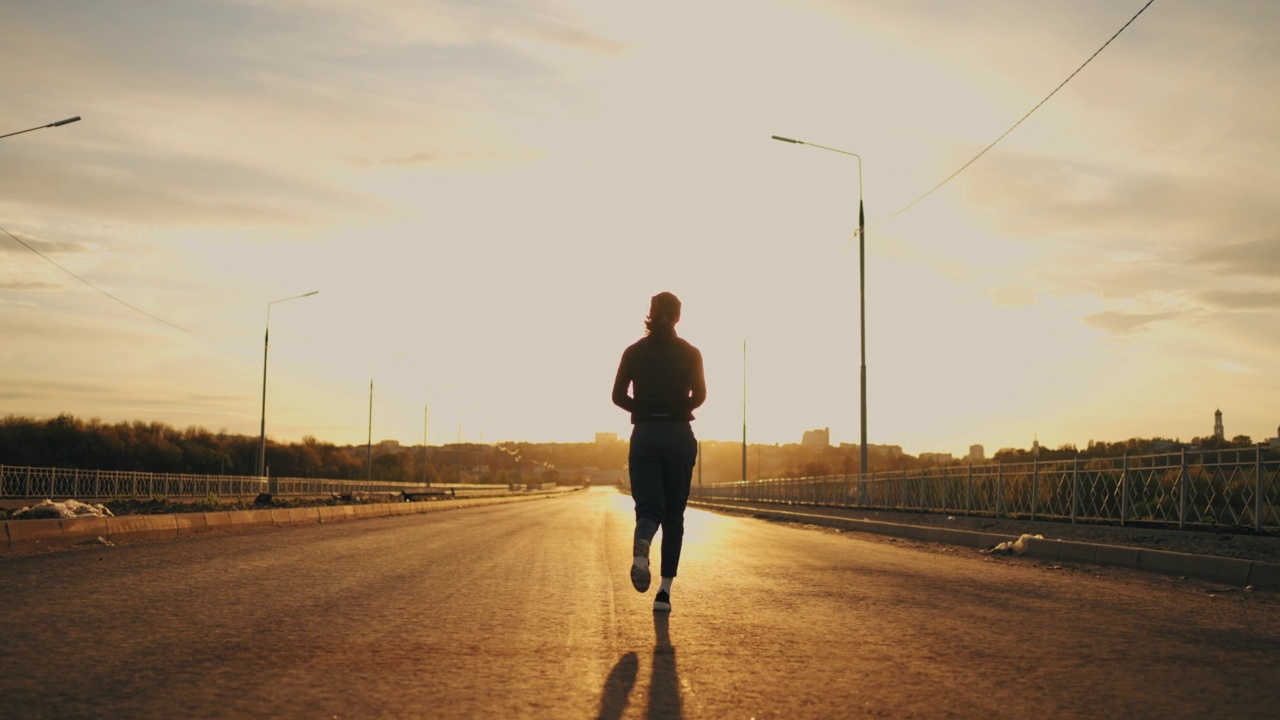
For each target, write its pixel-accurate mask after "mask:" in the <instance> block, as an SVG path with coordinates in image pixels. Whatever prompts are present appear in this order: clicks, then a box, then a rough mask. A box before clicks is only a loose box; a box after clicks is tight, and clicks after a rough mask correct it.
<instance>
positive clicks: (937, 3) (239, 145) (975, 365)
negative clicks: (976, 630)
mask: <svg viewBox="0 0 1280 720" xmlns="http://www.w3.org/2000/svg"><path fill="white" fill-rule="evenodd" d="M1142 5H1143V2H1141V1H1139V0H1135V1H1134V2H1130V3H1119V4H1117V3H1114V2H1103V0H1088V1H1086V2H1075V1H1071V0H1049V1H1048V2H1043V3H1035V4H1026V3H1017V2H1013V1H1012V0H979V1H978V2H972V3H965V4H963V5H958V4H956V3H948V2H942V0H907V1H905V2H899V3H880V2H870V1H869V0H868V1H866V2H856V1H855V2H834V1H833V0H794V1H791V2H786V1H782V0H738V1H735V2H728V1H727V0H718V1H715V2H708V3H699V4H697V5H695V6H687V5H684V4H676V3H671V2H658V3H646V4H643V5H636V6H625V7H615V6H601V5H600V4H598V3H589V2H584V1H583V0H563V1H561V2H551V1H545V2H544V1H542V0H531V1H526V2H513V1H510V0H498V1H497V2H494V3H489V4H486V5H485V6H483V7H475V6H474V5H473V4H470V3H464V2H451V1H442V2H434V3H428V4H424V3H418V2H408V1H407V0H405V1H396V0H393V1H390V2H382V3H376V4H373V5H370V4H368V3H357V2H354V1H353V0H300V1H299V2H294V3H287V4H273V3H262V2H259V1H257V0H208V1H206V2H195V1H193V0H181V1H178V2H172V3H164V4H160V5H155V4H144V3H141V2H135V1H133V0H123V1H122V2H117V3H111V4H93V3H90V4H86V3H72V2H67V1H65V0H51V1H49V2H41V3H16V4H10V6H8V7H7V8H6V13H5V15H6V17H5V28H4V36H5V40H6V42H5V43H2V44H0V60H4V61H7V65H8V66H9V67H12V68H22V70H21V71H20V72H18V71H15V72H12V73H9V74H7V75H6V76H5V77H3V78H0V90H3V91H4V93H5V97H6V98H7V100H8V102H6V103H5V105H4V107H3V108H0V134H3V133H7V132H12V131H17V130H22V129H25V128H29V127H33V126H37V125H43V124H46V123H50V122H53V121H56V120H60V119H63V118H66V117H70V116H74V115H79V116H82V117H83V120H82V121H81V122H78V123H74V124H71V125H67V126H64V127H58V128H50V129H42V130H38V131H35V132H31V133H26V134H23V135H19V136H16V137H10V138H5V139H0V166H3V167H4V168H5V172H3V173H0V227H3V228H5V229H6V230H8V231H9V232H12V233H13V234H14V235H15V236H16V237H18V238H19V239H21V241H22V242H24V243H26V244H27V245H29V246H30V247H31V248H34V249H35V250H37V251H39V253H40V255H37V254H36V253H33V252H31V250H29V249H28V248H26V247H23V246H22V244H20V243H18V242H15V241H14V240H12V239H10V238H9V237H8V236H5V235H3V234H2V233H0V333H3V336H4V337H5V338H6V342H5V344H4V347H3V349H0V412H3V413H4V414H13V415H20V416H30V417H37V418H48V417H53V416H56V415H58V414H59V413H62V412H67V413H71V414H73V415H75V416H76V417H78V418H82V419H89V418H92V417H99V418H101V419H102V420H103V421H104V422H117V421H133V420H144V421H160V422H164V423H166V424H169V425H172V426H175V427H187V426H193V425H194V426H200V427H205V428H208V429H211V430H215V431H216V430H219V429H226V430H227V431H228V432H234V433H238V434H244V435H252V436H256V435H257V434H258V431H259V422H260V410H261V405H260V404H261V401H262V396H261V394H262V372H263V368H262V353H263V346H262V341H263V333H264V329H265V324H266V319H267V307H268V303H271V302H272V301H276V300H280V299H283V298H289V297H292V296H296V295H300V294H303V293H308V292H311V291H319V294H317V295H314V296H312V297H306V298H299V299H294V300H289V301H287V302H282V303H277V304H274V305H272V306H271V311H270V313H271V315H270V318H271V322H270V335H271V348H270V362H269V372H268V381H267V413H266V432H267V435H268V436H269V437H271V438H276V439H280V440H282V441H286V442H287V441H296V440H299V439H301V438H302V437H303V436H305V435H313V436H315V437H317V438H319V439H323V440H326V441H328V442H334V443H336V444H343V445H348V444H350V445H355V444H362V443H363V442H365V440H366V437H367V432H368V423H369V383H370V380H371V379H372V381H373V383H374V393H373V417H372V422H373V437H374V438H375V442H376V441H377V440H376V439H377V438H383V439H395V440H397V441H399V442H401V443H402V444H406V445H409V444H420V443H421V442H422V435H423V420H424V417H423V415H424V406H426V405H429V444H432V445H438V444H446V443H452V442H455V441H456V440H457V435H458V427H459V424H460V425H461V429H462V436H463V437H462V439H463V441H464V442H480V441H481V439H482V437H483V439H484V441H485V442H494V441H502V440H509V439H511V438H516V437H520V438H529V441H531V442H587V441H590V440H592V439H593V438H594V435H595V433H596V432H617V433H618V434H619V435H620V436H622V437H625V436H626V435H627V433H628V432H629V425H628V418H627V415H626V413H624V412H623V411H621V410H619V409H618V408H616V407H614V406H613V405H612V404H611V403H610V401H609V393H610V389H611V385H612V380H613V375H614V372H615V370H616V368H617V362H618V360H619V358H620V357H621V353H622V351H623V349H624V348H625V347H626V346H627V345H628V344H629V343H631V342H634V341H635V340H636V339H638V338H639V337H640V336H641V334H642V333H643V320H644V315H645V312H646V310H647V308H648V300H649V297H650V296H652V295H653V294H655V293H657V292H661V291H671V292H674V293H675V294H676V295H678V296H679V297H680V298H681V299H682V300H683V302H684V317H683V319H682V321H681V323H680V325H679V327H678V330H679V333H680V334H681V336H683V337H685V338H686V339H688V340H689V341H690V342H692V343H694V344H695V345H697V346H698V347H699V348H700V349H701V350H702V352H703V355H704V358H705V361H706V375H707V384H708V399H707V403H706V405H705V406H704V407H703V408H702V409H701V410H700V411H699V412H698V413H697V415H698V419H697V421H696V422H695V425H694V428H695V432H696V433H697V434H698V436H699V437H702V438H704V439H708V440H711V439H725V440H724V441H725V442H734V441H740V440H741V433H742V419H743V385H744V377H743V366H744V357H743V343H744V341H745V342H746V346H747V350H746V358H745V359H746V378H745V380H746V405H747V425H748V438H747V440H748V443H761V444H773V443H790V442H798V441H799V439H800V437H801V435H802V433H803V432H804V431H806V430H812V429H818V428H823V427H829V428H830V430H831V441H832V443H833V444H839V443H841V442H845V443H857V442H858V436H859V430H860V428H859V419H858V404H859V395H858V364H859V345H858V327H859V326H858V290H859V288H858V274H857V273H858V244H857V239H856V238H855V237H854V230H855V229H856V227H857V199H858V194H859V185H858V167H857V165H858V163H857V162H856V161H855V160H854V159H853V158H850V157H846V156H842V155H838V154H835V153H831V152H826V151H824V150H820V149H815V148H810V147H803V146H797V145H790V144H784V143H779V142H775V141H772V140H770V136H771V135H783V136H788V137H793V138H799V139H801V140H805V141H808V142H811V143H817V144H821V145H827V146H831V147H834V148H839V149H841V150H845V151H848V152H855V153H858V154H860V155H861V157H862V162H863V167H862V181H863V183H864V184H863V186H862V187H861V192H862V195H863V197H864V199H865V203H866V214H867V225H868V232H867V243H866V273H867V274H866V281H867V287H866V303H867V305H866V335H867V349H866V352H867V374H868V398H867V405H868V441H869V442H870V443H872V444H879V445H900V446H902V447H903V449H904V451H906V452H908V453H910V454H913V455H915V454H919V453H920V452H951V453H954V454H957V455H959V454H963V453H965V452H966V451H967V449H968V447H969V445H972V444H981V445H983V446H984V447H985V448H986V450H987V452H988V453H991V452H993V451H994V450H997V449H1000V448H1004V447H1017V448H1025V447H1029V446H1030V445H1031V443H1032V441H1033V439H1036V438H1038V439H1039V442H1040V443H1041V444H1042V445H1046V446H1051V447H1058V446H1060V445H1063V444H1076V445H1078V446H1084V445H1085V444H1087V442H1088V441H1089V440H1091V439H1092V440H1103V441H1109V442H1111V441H1119V440H1124V439H1128V438H1132V437H1156V436H1160V437H1169V438H1181V439H1183V440H1188V439H1190V438H1191V437H1195V436H1206V435H1209V434H1211V433H1212V428H1213V419H1212V418H1213V412H1214V410H1216V409H1221V410H1222V412H1223V414H1224V416H1225V423H1226V434H1227V437H1233V436H1235V435H1250V436H1252V437H1253V438H1255V439H1263V438H1267V437H1272V436H1273V433H1275V432H1276V426H1277V424H1280V411H1278V410H1277V409H1276V408H1277V407H1280V377H1277V376H1276V373H1274V372H1273V370H1272V369H1273V368H1274V364H1275V360H1274V358H1276V357H1277V356H1280V314H1278V312H1277V311H1280V280H1278V279H1277V278H1280V202H1277V197H1276V196H1277V194H1278V193H1280V190H1278V189H1277V188H1280V97H1277V95H1276V93H1275V92H1274V85H1275V82H1274V81H1275V78H1276V77H1278V76H1280V47H1278V46H1277V45H1276V44H1275V42H1274V37H1275V36H1276V34H1277V32H1278V31H1280V5H1276V4H1257V3H1251V2H1246V1H1245V0H1228V1H1227V2H1222V3H1216V4H1213V5H1212V6H1207V5H1203V4H1200V3H1192V2H1186V1H1185V0H1183V1H1182V2H1178V1H1176V0H1161V1H1160V2H1156V3H1154V4H1152V5H1151V6H1150V8H1149V9H1148V10H1146V12H1145V13H1144V14H1143V15H1142V16H1141V17H1139V18H1138V19H1137V20H1136V21H1135V22H1134V23H1133V24H1132V25H1131V26H1130V27H1129V28H1127V29H1126V30H1125V31H1124V32H1123V33H1122V34H1121V35H1120V36H1119V37H1118V38H1117V39H1116V40H1115V41H1114V42H1113V43H1112V44H1111V45H1110V46H1109V47H1108V48H1107V49H1105V50H1104V51H1102V52H1101V53H1100V54H1099V55H1098V56H1097V57H1096V58H1095V59H1094V60H1093V61H1092V63H1091V64H1089V65H1088V66H1087V67H1086V68H1085V69H1084V70H1083V71H1081V72H1080V73H1079V74H1078V75H1077V76H1076V77H1075V78H1073V79H1072V80H1071V81H1070V82H1069V83H1068V84H1067V85H1066V86H1065V87H1063V88H1062V89H1061V90H1060V91H1059V92H1058V93H1057V94H1056V95H1055V96H1054V97H1053V98H1052V99H1050V100H1049V101H1048V102H1047V103H1045V105H1044V106H1043V107H1041V108H1040V109H1039V110H1037V111H1036V113H1035V114H1033V115H1032V116H1031V117H1030V118H1029V119H1028V120H1027V121H1026V122H1025V123H1024V124H1023V125H1022V126H1020V127H1019V128H1018V129H1017V130H1016V131H1014V132H1012V133H1010V134H1009V136H1008V137H1006V138H1005V139H1004V140H1002V141H1001V142H1000V143H999V144H998V145H996V146H995V147H994V148H993V149H992V150H991V151H990V152H988V153H987V154H986V155H985V156H983V157H982V158H981V159H980V160H978V161H977V162H975V163H974V164H973V165H972V166H971V167H969V168H968V169H967V170H965V171H964V172H962V173H961V174H960V175H959V176H957V177H956V178H955V179H954V180H952V181H951V182H949V183H948V184H946V185H945V186H944V187H943V188H942V189H940V190H939V191H938V192H936V193H935V194H933V195H931V196H930V197H928V198H927V199H926V200H924V201H923V202H921V203H919V204H918V205H916V206H914V207H912V208H911V209H909V210H907V211H905V212H903V213H902V214H901V215H896V216H892V217H891V214H892V213H894V212H895V211H897V210H899V209H901V208H902V207H904V206H905V205H907V204H908V203H910V202H911V201H913V200H915V199H916V198H918V197H920V196H921V195H922V194H923V193H924V192H925V191H927V190H928V189H929V188H931V187H933V186H934V185H936V184H937V183H938V182H940V181H941V180H943V179H944V178H946V177H947V176H948V175H950V174H951V173H952V172H954V171H955V170H956V169H958V168H959V167H960V166H961V165H963V164H964V163H965V162H967V161H968V160H969V159H971V158H973V157H974V155H975V154H977V153H978V152H979V151H980V150H982V148H984V147H986V146H987V145H988V144H989V143H990V142H991V141H993V140H995V139H996V137H998V136H999V135H1000V134H1001V133H1002V132H1004V131H1005V130H1006V129H1008V128H1009V127H1010V126H1011V125H1012V124H1013V123H1014V122H1015V121H1016V120H1017V119H1018V118H1020V117H1022V116H1023V115H1024V114H1025V113H1026V112H1027V111H1028V110H1030V109H1031V108H1032V107H1033V106H1035V105H1036V103H1038V102H1040V100H1041V99H1043V98H1044V97H1045V96H1046V95H1047V94H1048V93H1049V92H1050V91H1051V90H1053V88H1055V87H1056V86H1057V85H1058V84H1059V83H1061V82H1062V81H1063V80H1064V79H1065V78H1066V77H1067V76H1068V75H1069V74H1070V73H1071V72H1072V71H1074V70H1075V69H1076V68H1077V67H1079V65H1080V64H1081V63H1082V62H1084V60H1085V59H1086V58H1088V57H1089V56H1090V54H1092V53H1093V52H1094V51H1095V50H1097V49H1098V48H1099V47H1100V46H1101V45H1102V43H1103V42H1105V41H1106V40H1107V38H1109V37H1111V35H1112V34H1114V33H1115V32H1116V31H1117V30H1118V29H1119V28H1120V27H1121V26H1122V25H1123V24H1124V23H1125V22H1126V21H1127V20H1129V18H1131V17H1132V16H1133V14H1134V13H1135V12H1137V11H1138V10H1139V8H1141V7H1142ZM41 255H43V256H44V257H41ZM53 262H56V263H57V265H58V266H60V267H55V266H54V265H53V264H52V263H53ZM70 273H74V277H73V276H72V275H71V274H70ZM90 284H91V285H93V286H94V287H96V288H98V290H95V289H94V288H93V287H89V285H90ZM100 291H101V292H100ZM103 293H109V294H110V296H111V297H107V296H106V295H104V294H103ZM113 298H114V299H113ZM126 304H127V305H126Z"/></svg>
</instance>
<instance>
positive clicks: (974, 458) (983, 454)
mask: <svg viewBox="0 0 1280 720" xmlns="http://www.w3.org/2000/svg"><path fill="white" fill-rule="evenodd" d="M986 461H987V451H986V450H984V449H983V447H982V446H981V445H970V446H969V462H971V463H980V462H986Z"/></svg>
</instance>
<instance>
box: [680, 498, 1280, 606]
mask: <svg viewBox="0 0 1280 720" xmlns="http://www.w3.org/2000/svg"><path fill="white" fill-rule="evenodd" d="M689 504H690V505H692V506H694V507H700V508H705V509H707V510H719V511H722V512H730V513H739V514H747V515H753V516H757V517H764V518H770V519H775V520H786V521H790V522H802V523H806V524H808V525H820V526H823V527H834V528H839V529H841V530H851V531H854V532H865V533H873V534H876V535H888V536H890V537H899V538H903V539H907V540H915V541H919V542H936V543H943V544H947V545H961V546H963V547H968V548H974V549H977V550H987V549H990V548H993V547H995V546H996V545H999V544H1000V543H1002V542H1010V541H1014V540H1017V539H1018V536H1016V535H1002V534H997V533H983V532H974V531H971V530H954V529H951V528H942V527H932V526H926V525H905V524H901V523H890V522H883V521H880V520H860V519H856V518H843V517H835V516H831V515H818V514H811V513H804V512H791V511H786V510H770V509H762V508H755V507H743V506H740V505H722V504H720V503H711V502H704V501H701V500H690V501H689ZM1021 557H1029V558H1034V559H1037V560H1049V561H1052V562H1070V563H1082V564H1090V565H1109V566H1112V567H1123V568H1130V569H1132V570H1142V571H1145V572H1154V573H1162V574H1165V575H1178V576H1184V577H1193V578H1197V579H1199V580H1208V581H1210V582H1218V583H1223V584H1225V585H1234V586H1236V587H1245V586H1248V585H1252V586H1253V587H1254V588H1257V589H1261V590H1280V565H1277V564H1274V563H1265V562H1258V561H1255V560H1241V559H1239V558H1226V557H1218V556H1216V555H1191V554H1188V553H1177V552H1169V551H1167V550H1149V549H1147V548H1135V547H1126V546H1121V545H1101V544H1096V543H1087V542H1076V541H1074V540H1039V539H1034V538H1032V539H1030V540H1028V542H1027V550H1026V552H1025V553H1023V554H1022V555H1021Z"/></svg>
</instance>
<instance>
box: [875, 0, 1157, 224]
mask: <svg viewBox="0 0 1280 720" xmlns="http://www.w3.org/2000/svg"><path fill="white" fill-rule="evenodd" d="M1155 1H1156V0H1147V4H1146V5H1143V6H1142V9H1141V10H1139V11H1138V12H1137V13H1135V14H1134V16H1133V17H1131V18H1129V22H1126V23H1125V24H1124V25H1122V26H1121V27H1120V29H1119V30H1117V31H1116V32H1115V34H1114V35H1112V36H1111V37H1110V38H1108V39H1107V41H1106V42H1104V43H1102V47H1100V48H1098V49H1097V50H1095V51H1094V52H1093V54H1092V55H1090V56H1089V58H1088V59H1087V60H1085V61H1084V62H1083V63H1081V64H1080V67H1078V68H1076V69H1075V72H1073V73H1071V74H1070V75H1068V76H1067V79H1066V80H1063V81H1062V82H1061V83H1059V84H1058V87H1056V88H1054V89H1053V92H1051V93H1049V94H1048V95H1046V96H1045V97H1044V99H1043V100H1041V101H1040V102H1038V103H1036V106H1035V107H1033V108H1031V109H1030V110H1028V111H1027V114H1026V115H1023V116H1022V117H1021V118H1019V119H1018V122H1016V123H1014V124H1013V125H1012V126H1011V127H1010V128H1009V129H1008V130H1005V131H1004V132H1003V133H1001V134H1000V137H998V138H996V139H995V140H992V141H991V144H990V145H988V146H986V147H985V148H983V149H982V152H980V153H978V154H977V155H974V156H973V158H971V159H970V160H969V162H967V163H965V164H964V165H961V166H960V169H958V170H956V171H955V172H953V173H951V174H950V175H948V176H947V177H946V178H944V179H943V181H942V182H940V183H938V184H937V185H934V186H933V187H932V188H930V189H929V191H928V192H926V193H925V194H923V195H921V196H920V197H918V198H916V199H915V200H912V201H911V202H910V203H907V204H906V205H905V206H903V207H902V208H901V209H899V210H897V211H896V212H894V213H893V214H891V215H890V216H889V217H887V218H885V219H884V220H881V221H880V222H878V223H876V224H875V225H873V226H872V227H878V226H880V225H883V224H885V223H887V222H889V221H890V220H892V219H894V218H895V217H897V216H899V215H901V214H902V213H904V212H906V211H908V210H910V209H911V208H913V207H915V206H916V204H918V203H919V202H920V201H921V200H924V199H925V198H927V197H929V196H930V195H932V194H933V193H934V192H935V191H937V190H938V188H940V187H942V186H943V185H946V184H947V183H948V182H951V179H952V178H954V177H955V176H957V175H959V174H960V173H962V172H964V170H965V168H967V167H969V166H970V165H972V164H973V163H974V162H976V161H977V159H978V158H980V157H982V156H983V155H986V154H987V151H988V150H990V149H991V148H993V147H995V146H996V143H998V142H1000V141H1001V140H1003V139H1004V138H1005V136H1006V135H1008V134H1009V133H1011V132H1013V131H1014V130H1015V129H1017V127H1018V126H1019V125H1021V124H1022V123H1023V121H1024V120H1026V119H1027V118H1029V117H1031V114H1032V113H1034V112H1035V111H1036V110H1039V109H1040V106H1041V105H1044V104H1045V103H1046V102H1048V101H1049V98H1051V97H1053V96H1054V95H1055V94H1057V92H1058V91H1059V90H1061V89H1062V88H1063V86H1064V85H1066V84H1067V83H1069V82H1071V78H1073V77H1075V76H1076V75H1077V74H1079V73H1080V71H1081V70H1083V69H1084V68H1085V66H1086V65H1088V64H1089V63H1090V62H1093V59H1094V58H1096V57H1098V54H1099V53H1101V52H1102V51H1103V50H1106V49H1107V46H1108V45H1110V44H1111V41H1112V40H1115V39H1116V38H1118V37H1120V33H1122V32H1124V31H1125V28H1127V27H1129V26H1130V25H1132V24H1133V21H1134V20H1137V19H1138V16H1139V15H1141V14H1142V13H1144V12H1146V10H1147V8H1149V7H1151V3H1153V2H1155Z"/></svg>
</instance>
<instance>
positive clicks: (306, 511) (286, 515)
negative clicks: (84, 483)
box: [0, 491, 576, 556]
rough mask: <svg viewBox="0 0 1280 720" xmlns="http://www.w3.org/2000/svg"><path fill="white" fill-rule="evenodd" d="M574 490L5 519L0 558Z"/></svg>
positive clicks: (531, 497) (361, 517) (506, 500)
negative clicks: (92, 544)
mask: <svg viewBox="0 0 1280 720" xmlns="http://www.w3.org/2000/svg"><path fill="white" fill-rule="evenodd" d="M572 492H576V491H569V492H558V493H538V494H534V495H509V496H506V497H489V498H466V499H462V500H432V501H430V502H413V503H376V504H368V505H335V506H330V505H325V506H318V507H311V508H271V509H267V510H229V511H226V512H203V513H199V512H198V513H177V514H173V515H120V516H117V517H108V518H95V517H78V518H49V519H43V520H6V521H4V522H3V523H0V524H2V525H3V528H2V529H0V556H3V555H16V554H22V553H30V552H38V551H41V550H50V549H53V548H64V547H72V546H74V545H85V544H90V543H95V542H97V540H98V538H102V539H104V540H107V541H109V542H113V543H115V542H138V541H142V540H162V539H173V538H179V537H189V536H192V535H205V534H210V533H216V532H231V531H238V530H250V529H256V528H268V527H287V526H295V525H314V524H321V523H336V522H346V521H349V520H364V519H367V518H377V517H392V516H398V515H411V514H423V513H430V512H441V511H444V510H457V509H461V508H468V507H480V506H482V505H502V504H505V503H513V502H524V501H528V500H544V499H547V498H553V497H564V496H566V495H569V494H571V493H572Z"/></svg>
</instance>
